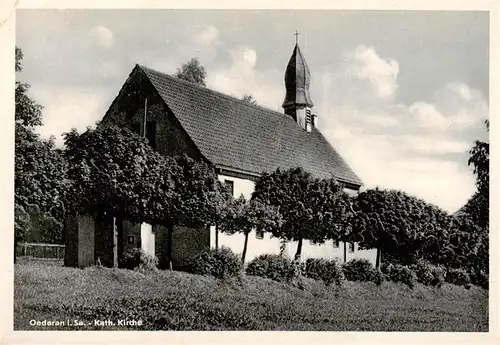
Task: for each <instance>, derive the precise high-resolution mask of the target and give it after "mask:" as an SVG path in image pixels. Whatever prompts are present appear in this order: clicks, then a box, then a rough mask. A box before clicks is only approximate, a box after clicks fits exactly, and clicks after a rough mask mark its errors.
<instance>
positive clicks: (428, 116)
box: [16, 9, 489, 212]
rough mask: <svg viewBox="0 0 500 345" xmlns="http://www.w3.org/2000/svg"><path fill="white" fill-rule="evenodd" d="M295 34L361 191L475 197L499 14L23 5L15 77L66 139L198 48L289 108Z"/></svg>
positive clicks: (215, 85) (323, 124)
mask: <svg viewBox="0 0 500 345" xmlns="http://www.w3.org/2000/svg"><path fill="white" fill-rule="evenodd" d="M296 30H298V32H299V33H300V34H299V46H300V47H301V50H302V53H303V55H304V57H305V59H306V61H307V63H308V65H309V69H310V71H311V86H310V94H311V97H312V100H313V102H314V108H313V112H314V113H316V114H317V115H318V122H319V124H318V128H319V129H320V131H321V132H322V133H323V135H324V136H325V137H326V138H327V140H328V141H329V142H330V143H331V144H332V146H333V147H334V148H335V149H336V150H337V151H338V152H339V153H340V154H341V155H342V156H343V157H344V159H345V160H346V161H347V163H348V164H349V165H350V166H351V168H352V169H353V170H354V171H355V172H356V174H357V175H358V176H359V177H360V178H361V179H362V181H363V182H364V186H363V188H373V187H376V186H378V187H381V188H386V189H400V190H403V191H405V192H407V193H409V194H411V195H414V196H417V197H419V198H422V199H424V200H426V201H428V202H432V203H434V204H436V205H437V206H439V207H441V208H443V209H444V210H446V211H448V212H454V211H456V210H457V209H458V208H460V207H461V206H462V205H463V204H465V203H466V201H467V199H468V198H469V197H470V196H471V195H472V193H474V191H475V177H474V175H473V172H472V168H471V167H468V165H467V159H468V150H469V149H470V148H471V147H472V145H473V143H474V141H475V140H488V132H487V131H486V127H485V125H484V120H485V119H487V118H488V113H489V106H488V104H489V88H488V85H489V60H488V57H489V17H488V13H487V12H479V11H476V12H472V11H469V12H463V11H453V12H452V11H448V12H447V11H439V12H438V11H432V12H431V11H340V10H321V11H318V10H260V11H255V10H157V9H156V10H40V9H37V10H32V9H29V10H28V9H22V10H17V11H16V45H17V46H18V47H20V48H21V49H22V50H23V53H24V59H23V71H22V72H20V73H17V76H16V78H17V79H18V80H20V81H23V82H27V83H29V84H31V89H30V96H32V98H34V99H35V100H36V101H37V102H38V103H40V104H41V105H43V106H44V110H43V122H44V126H43V127H41V128H39V129H38V131H39V133H40V134H41V135H42V136H44V137H49V136H51V135H54V136H55V137H56V140H57V142H58V144H62V138H61V134H62V133H63V132H66V131H69V130H70V129H71V128H77V129H78V130H80V131H82V130H84V129H85V128H86V127H87V126H92V125H93V124H94V123H95V122H96V121H98V120H100V119H101V118H102V117H103V115H104V113H105V112H106V110H107V109H108V107H109V106H110V104H111V102H112V101H113V99H114V98H115V97H116V96H117V94H118V92H119V90H120V88H121V86H122V85H123V83H124V82H125V80H126V79H127V77H128V75H129V73H130V72H131V71H132V69H133V67H134V66H135V64H136V63H138V64H141V65H145V66H147V67H150V68H153V69H157V70H159V71H162V72H165V73H175V72H176V70H177V68H179V67H180V66H181V65H182V63H184V62H186V61H187V60H189V59H190V58H191V57H197V58H198V59H199V60H200V62H201V64H202V65H203V66H204V67H205V69H206V71H207V79H206V82H207V86H208V87H209V88H211V89H214V90H217V91H220V92H223V93H226V94H229V95H233V96H235V97H238V98H240V97H242V96H243V95H245V94H251V95H252V96H253V97H254V98H255V99H256V101H257V103H258V104H259V105H261V106H264V107H267V108H269V109H272V110H277V111H280V112H282V108H281V104H282V102H283V98H284V95H285V87H284V79H283V78H284V71H285V68H286V65H287V63H288V60H289V58H290V55H291V53H292V51H293V48H294V45H295V36H294V33H295V31H296Z"/></svg>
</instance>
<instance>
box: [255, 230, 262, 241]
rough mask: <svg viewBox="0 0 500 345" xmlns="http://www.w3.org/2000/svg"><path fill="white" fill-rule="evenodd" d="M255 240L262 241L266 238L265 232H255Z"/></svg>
mask: <svg viewBox="0 0 500 345" xmlns="http://www.w3.org/2000/svg"><path fill="white" fill-rule="evenodd" d="M255 238H256V239H258V240H262V239H263V238H264V231H262V230H255Z"/></svg>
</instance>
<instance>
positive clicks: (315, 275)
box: [304, 258, 345, 286]
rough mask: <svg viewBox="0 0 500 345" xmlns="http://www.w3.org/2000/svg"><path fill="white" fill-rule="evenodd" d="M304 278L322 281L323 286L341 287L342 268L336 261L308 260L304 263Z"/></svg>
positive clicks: (342, 279)
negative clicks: (333, 285) (334, 284)
mask: <svg viewBox="0 0 500 345" xmlns="http://www.w3.org/2000/svg"><path fill="white" fill-rule="evenodd" d="M304 276H306V277H308V278H311V279H316V280H322V281H324V282H325V285H327V286H328V285H331V284H332V283H336V284H337V285H341V284H342V282H343V281H344V279H345V278H344V272H343V271H342V266H341V265H340V264H339V262H338V261H337V260H326V259H315V258H308V259H307V260H306V263H305V268H304Z"/></svg>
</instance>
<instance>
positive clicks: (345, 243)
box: [344, 241, 347, 262]
mask: <svg viewBox="0 0 500 345" xmlns="http://www.w3.org/2000/svg"><path fill="white" fill-rule="evenodd" d="M344 262H347V242H345V241H344Z"/></svg>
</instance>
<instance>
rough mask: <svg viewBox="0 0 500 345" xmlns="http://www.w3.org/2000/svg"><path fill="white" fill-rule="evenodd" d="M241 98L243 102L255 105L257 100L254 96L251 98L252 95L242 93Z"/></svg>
mask: <svg viewBox="0 0 500 345" xmlns="http://www.w3.org/2000/svg"><path fill="white" fill-rule="evenodd" d="M242 100H243V102H248V103H250V104H253V105H257V101H256V100H255V98H253V96H252V95H244V96H243V98H242Z"/></svg>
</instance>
